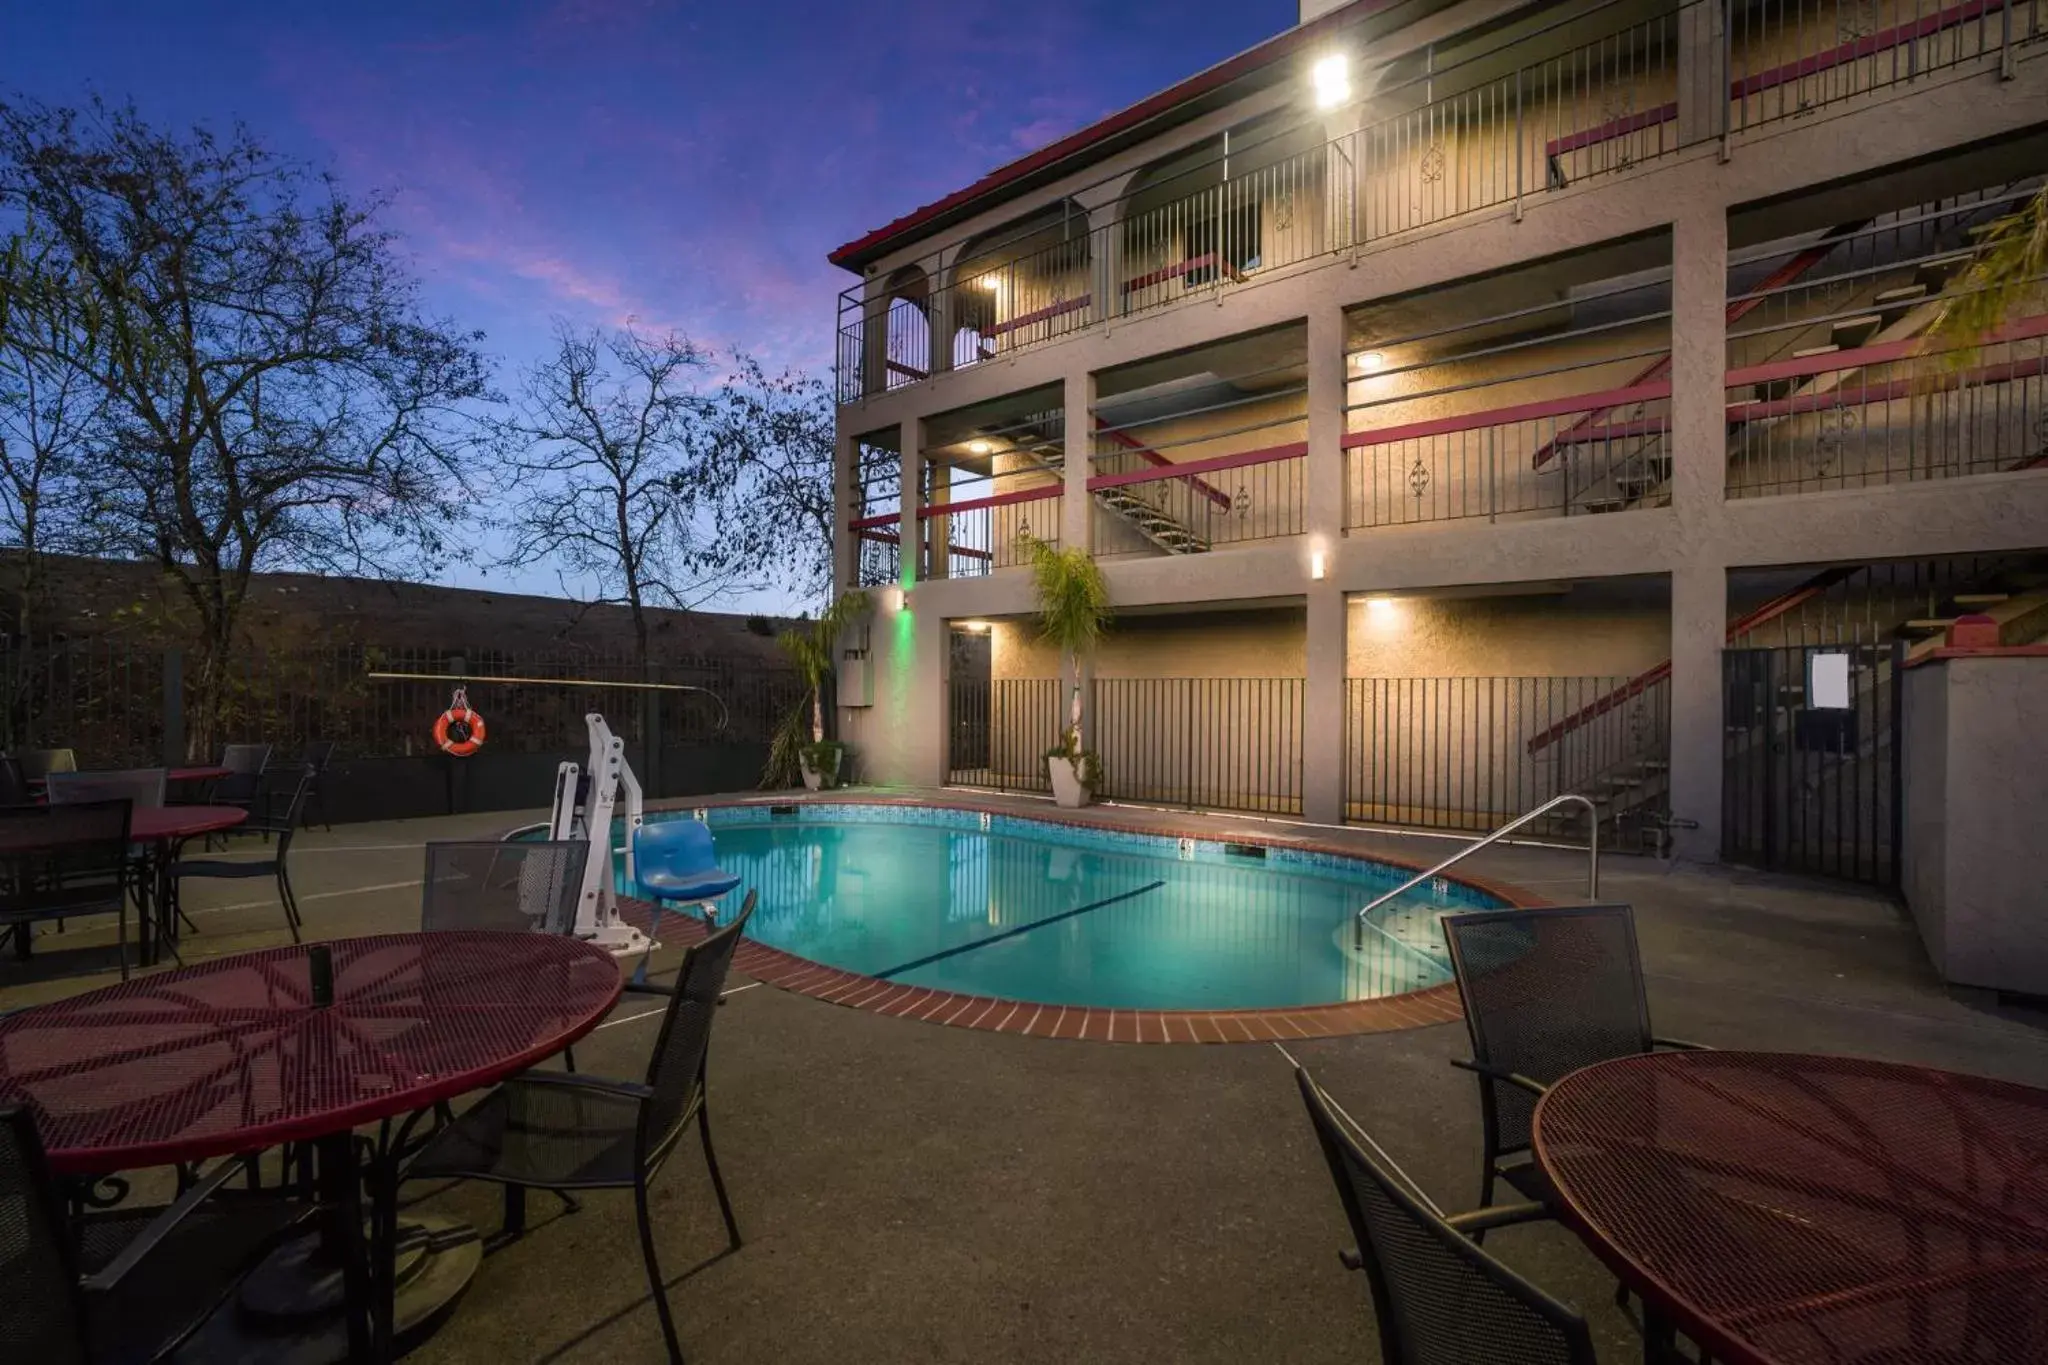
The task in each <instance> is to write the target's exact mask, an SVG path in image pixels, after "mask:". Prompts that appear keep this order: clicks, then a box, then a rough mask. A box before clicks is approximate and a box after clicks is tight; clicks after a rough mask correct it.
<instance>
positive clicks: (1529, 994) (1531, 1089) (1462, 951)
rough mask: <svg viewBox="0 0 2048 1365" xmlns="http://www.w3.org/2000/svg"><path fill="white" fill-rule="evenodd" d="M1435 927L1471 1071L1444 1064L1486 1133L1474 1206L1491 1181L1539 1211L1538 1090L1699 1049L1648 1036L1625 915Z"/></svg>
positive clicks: (1608, 909)
mask: <svg viewBox="0 0 2048 1365" xmlns="http://www.w3.org/2000/svg"><path fill="white" fill-rule="evenodd" d="M1443 926H1444V939H1445V941H1446V942H1448V943H1449V945H1450V950H1451V970H1452V972H1453V973H1455V974H1456V976H1457V979H1458V994H1459V996H1460V998H1461V999H1462V1000H1463V1001H1464V1005H1465V1025H1466V1027H1467V1028H1468V1029H1469V1030H1470V1031H1471V1035H1472V1060H1471V1061H1469V1062H1467V1061H1453V1062H1452V1063H1451V1065H1453V1066H1456V1067H1461V1068H1463V1069H1464V1070H1467V1071H1470V1072H1473V1073H1475V1074H1476V1075H1477V1076H1478V1078H1479V1109H1480V1114H1481V1116H1482V1118H1483V1119H1484V1121H1485V1125H1486V1155H1485V1168H1484V1170H1483V1171H1482V1173H1481V1177H1480V1183H1479V1205H1480V1207H1481V1208H1485V1207H1487V1206H1488V1205H1490V1204H1492V1203H1493V1186H1494V1181H1495V1180H1503V1181H1505V1182H1507V1184H1508V1185H1509V1186H1511V1187H1512V1188H1513V1189H1515V1190H1516V1191H1517V1192H1519V1193H1520V1194H1522V1195H1523V1196H1524V1197H1525V1198H1529V1199H1543V1200H1547V1199H1548V1198H1549V1193H1550V1192H1549V1190H1548V1189H1547V1188H1546V1187H1545V1185H1544V1182H1543V1179H1542V1173H1541V1172H1540V1171H1539V1170H1537V1168H1536V1165H1535V1163H1534V1162H1533V1161H1532V1160H1530V1159H1528V1152H1529V1140H1530V1131H1529V1129H1530V1123H1531V1121H1532V1120H1533V1119H1534V1117H1535V1114H1536V1101H1537V1100H1538V1099H1539V1098H1541V1096H1542V1094H1543V1092H1544V1090H1545V1089H1546V1088H1547V1087H1549V1086H1552V1085H1555V1084H1556V1083H1557V1082H1558V1081H1560V1080H1562V1079H1563V1078H1564V1077H1565V1076H1566V1075H1567V1074H1569V1073H1570V1072H1573V1071H1576V1070H1578V1069H1579V1068H1580V1067H1582V1066H1591V1065H1592V1064H1593V1063H1595V1062H1604V1061H1607V1060H1609V1059H1611V1058H1615V1057H1633V1056H1636V1055H1638V1054H1641V1053H1644V1052H1648V1051H1650V1050H1651V1049H1652V1048H1655V1047H1670V1048H1695V1047H1698V1046H1699V1045H1698V1044H1696V1043H1682V1042H1678V1041H1676V1040H1673V1039H1667V1038H1657V1037H1653V1036H1652V1035H1651V1033H1650V1005H1649V1000H1648V997H1647V996H1646V995H1645V994H1644V990H1643V964H1642V960H1641V959H1640V957H1638V956H1637V953H1636V929H1635V916H1634V914H1633V912H1632V911H1631V910H1630V909H1629V907H1628V906H1626V905H1569V906H1558V907H1555V908H1549V909H1541V910H1487V911H1481V912H1477V913H1474V914H1469V915H1446V916H1444V918H1443ZM1510 1158H1521V1159H1519V1160H1510Z"/></svg>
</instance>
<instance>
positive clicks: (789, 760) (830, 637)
mask: <svg viewBox="0 0 2048 1365" xmlns="http://www.w3.org/2000/svg"><path fill="white" fill-rule="evenodd" d="M867 609H868V599H867V594H865V593H861V592H849V593H845V594H843V595H841V596H840V598H839V600H838V601H836V602H834V603H833V604H832V605H831V606H829V607H827V608H826V609H825V610H824V612H822V613H821V614H820V615H819V617H818V619H817V620H815V621H813V622H811V624H810V625H809V626H808V627H806V628H803V629H795V630H785V631H783V632H782V634H780V635H778V636H777V637H776V643H777V644H779V645H781V646H782V652H783V653H785V654H787V655H788V656H789V659H790V662H791V663H793V664H795V665H796V671H797V673H798V674H799V675H800V676H801V677H802V678H803V680H804V688H805V694H804V696H803V698H802V699H801V700H799V701H798V702H797V704H796V705H795V706H794V707H792V708H791V709H790V712H789V714H788V715H787V716H785V717H783V720H782V724H781V725H780V726H778V727H777V728H776V731H775V738H774V739H773V740H772V741H771V742H770V744H769V748H768V770H767V772H765V773H763V774H762V778H761V785H762V787H763V788H779V787H789V786H794V785H795V781H794V779H795V778H797V777H798V776H799V775H801V776H802V778H803V784H804V786H806V787H808V788H810V790H812V791H829V790H830V789H831V788H833V787H836V786H838V785H839V773H840V769H841V768H843V767H844V766H845V761H846V746H845V745H844V744H842V743H840V742H839V741H838V740H836V739H827V738H825V680H826V679H828V678H830V677H831V676H832V673H833V669H834V667H835V662H836V661H835V658H834V655H835V654H836V652H837V650H838V648H839V637H840V636H841V635H843V634H845V632H846V628H847V627H848V626H850V625H852V624H853V623H854V621H856V620H858V619H859V618H860V617H861V616H862V615H864V614H865V613H866V612H867Z"/></svg>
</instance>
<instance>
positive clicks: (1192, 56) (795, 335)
mask: <svg viewBox="0 0 2048 1365" xmlns="http://www.w3.org/2000/svg"><path fill="white" fill-rule="evenodd" d="M1294 18H1295V0H1232V3H1227V4H1226V3H1205V2H1204V0H1192V3H1190V2H1189V0H1096V2H1094V3H1090V2H1089V0H1036V3H1032V4H1017V3H1014V0H1011V3H996V2H995V0H952V2H951V3H944V2H942V0H897V2H896V3H890V2H889V0H880V2H879V3H869V4H847V3H844V0H836V2H835V3H815V2H814V0H695V2H694V3H691V2H690V0H531V2H530V3H529V2H527V0H507V2H504V3H486V2H485V0H441V2H439V3H437V2H436V0H416V3H398V2H397V0H333V2H332V3H326V4H306V3H290V0H268V2H267V3H256V2H254V0H0V90H8V91H14V92H22V93H26V94H29V95H32V96H34V97H37V98H40V99H44V100H47V101H51V102H55V103H70V102H76V101H79V100H82V99H83V98H85V97H86V96H87V95H89V94H91V93H93V92H98V93H100V94H102V95H105V96H107V97H109V98H111V99H115V100H124V99H133V100H134V101H135V103H136V104H137V105H138V106H139V107H140V108H141V110H142V111H143V112H144V114H145V115H146V116H148V117H150V118H152V119H154V120H158V121H164V122H194V121H208V122H217V123H218V122H226V121H228V120H233V119H237V118H239V119H241V120H242V121H244V122H246V123H248V124H249V125H250V126H251V127H252V128H254V129H255V130H256V131H257V132H258V133H260V134H261V135H262V136H263V137H264V138H265V139H266V140H268V141H269V142H271V143H272V144H273V145H274V146H276V147H278V148H280V149H282V150H284V151H287V152H289V153H292V154H295V155H298V156H301V157H304V158H306V159H308V160H310V161H312V162H313V163H315V164H316V165H319V166H321V167H324V168H328V169H331V170H333V171H334V172H335V173H337V174H338V175H340V176H341V177H342V179H343V180H344V181H345V182H346V183H347V184H349V185H350V186H351V187H353V188H356V189H362V190H370V189H375V190H379V191H383V192H387V193H389V194H390V195H392V196H393V205H392V210H391V215H390V220H389V221H390V226H392V227H393V228H395V229H396V230H397V231H398V232H399V233H400V234H401V235H402V237H403V239H404V243H405V247H406V250H407V251H408V252H409V253H410V254H411V256H412V258H413V260H414V262H415V264H416V266H417V269H418V271H419V274H420V277H421V279H422V280H423V282H424V284H425V286H426V289H427V293H428V298H429V301H430V303H431V305H432V306H433V308H434V309H435V310H436V311H439V312H444V313H447V314H449V315H451V316H453V317H454V318H456V319H457V320H458V321H459V322H461V323H462V324H463V325H465V326H471V327H480V328H482V329H483V330H484V331H485V332H486V334H487V336H488V341H487V343H486V344H487V347H488V349H489V350H490V351H491V352H492V353H493V354H494V355H495V356H497V357H498V358H499V361H500V364H501V366H502V367H503V370H504V373H503V375H502V376H501V377H502V378H503V379H505V380H506V381H509V380H510V379H511V377H512V370H513V368H514V367H516V366H517V365H518V364H519V363H520V362H522V361H524V360H526V359H527V358H529V357H530V356H531V355H532V354H533V353H534V352H535V350H536V349H537V348H538V347H539V346H540V345H541V344H542V343H543V342H544V341H545V338H546V335H547V332H548V329H549V327H550V324H551V320H552V319H553V318H555V317H558V316H559V317H564V318H567V319H569V320H571V321H573V322H578V323H618V322H623V321H625V320H626V319H628V318H632V319H636V320H638V321H639V322H640V323H641V324H643V325H647V326H651V327H655V328H664V327H674V328H677V329H679V330H682V331H685V332H687V333H689V334H690V335H691V336H693V337H695V338H697V339H698V340H700V341H703V342H705V343H707V344H709V345H712V346H715V347H719V348H722V349H730V348H733V347H739V348H743V349H746V350H749V351H752V352H754V353H756V354H758V355H760V356H762V357H763V358H764V359H765V360H767V361H769V362H770V363H771V364H781V363H787V364H792V365H797V366H801V367H805V368H810V369H813V370H816V371H818V372H820V373H822V372H823V370H824V367H825V366H826V365H827V364H828V363H829V359H830V355H831V327H832V298H833V295H834V294H835V293H836V292H837V291H838V290H839V289H841V288H843V287H844V286H845V285H846V284H847V283H850V282H851V278H852V277H851V276H848V275H846V274H845V273H844V272H843V271H839V270H837V269H835V268H834V267H832V266H829V265H827V264H826V262H825V255H826V253H827V252H828V251H830V250H831V249H832V248H833V247H835V246H837V245H839V244H840V243H841V242H844V241H847V240H849V239H851V238H853V237H856V236H858V235H860V234H861V233H863V232H865V231H866V230H868V229H869V228H873V227H876V226H879V225H880V224H882V223H884V222H887V221H888V220H890V219H891V218H894V217H896V216H897V215H899V214H901V213H903V212H905V211H907V210H909V209H911V208H914V207H915V206H917V205H919V204H922V203H925V202H927V201H929V200H931V199H935V198H937V197H939V196H940V195H943V194H945V193H947V192H949V191H952V190H955V189H958V188H960V187H961V186H963V185H965V184H967V183H969V182H970V181H972V180H973V179H975V178H976V177H978V176H979V175H981V174H982V173H984V172H986V171H988V170H990V169H992V168H993V167H995V166H997V165H1000V164H1002V163H1003V162H1006V161H1009V160H1011V159H1013V158H1015V157H1017V156H1020V155H1022V154H1024V153H1026V152H1028V151H1031V150H1032V149H1034V148H1036V147H1039V146H1042V145H1044V144H1045V143H1046V142H1049V141H1051V140H1052V139H1054V138H1056V137H1058V136H1060V135H1061V134H1064V133H1067V132H1070V131H1072V130H1073V129H1075V128H1078V127H1081V126H1083V125H1084V124H1087V123H1089V122H1091V121H1093V120H1094V119H1096V118H1099V117H1100V116H1102V115H1103V114H1106V113H1109V112H1111V111H1112V110H1115V109H1118V108H1121V107H1122V106H1124V105H1126V104H1129V103H1131V102H1133V101H1135V100H1138V99H1141V98H1143V97H1144V96H1146V95H1148V94H1150V93H1152V92H1153V91H1155V90H1158V89H1160V88H1162V87H1164V86H1166V85H1170V84H1172V83H1173V82H1174V81H1176V80H1179V79H1181V78H1182V77H1184V76H1188V75H1191V74H1193V73H1194V72H1195V71H1198V70H1200V69H1201V68H1203V67H1205V66H1209V65H1211V64H1213V63H1215V62H1218V61H1221V60H1222V59H1224V58H1225V57H1228V56H1230V55H1231V54H1233V53H1236V52H1239V51H1242V50H1243V49H1245V48H1247V47H1250V46H1251V45H1253V44H1254V43H1256V42H1258V41H1260V40H1261V39H1263V38H1266V37H1269V36H1271V35H1272V34H1274V33H1277V32H1279V31H1281V30H1282V29H1284V28H1286V27H1288V26H1289V25H1290V24H1292V23H1293V22H1294ZM502 579H503V575H497V576H495V577H494V579H493V580H492V581H498V582H499V583H500V586H506V587H511V586H515V584H514V583H512V582H509V581H501V580H502ZM450 581H459V582H464V583H469V584H472V585H473V584H474V583H475V582H476V581H477V579H476V574H475V572H474V571H473V570H463V571H456V572H454V573H452V574H451V578H450ZM517 586H521V587H524V588H527V589H528V590H532V591H544V592H552V591H554V575H553V574H552V573H547V572H544V571H536V572H530V573H528V574H526V575H524V576H523V581H521V582H519V583H518V584H517ZM734 605H736V606H740V605H774V603H772V602H763V603H757V604H749V603H735V604H734Z"/></svg>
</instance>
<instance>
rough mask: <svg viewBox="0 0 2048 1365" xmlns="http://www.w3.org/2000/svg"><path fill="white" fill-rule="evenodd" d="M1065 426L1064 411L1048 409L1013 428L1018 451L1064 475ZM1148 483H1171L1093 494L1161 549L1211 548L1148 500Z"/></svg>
mask: <svg viewBox="0 0 2048 1365" xmlns="http://www.w3.org/2000/svg"><path fill="white" fill-rule="evenodd" d="M1098 420H1099V419H1098ZM1065 428H1066V419H1065V416H1064V414H1062V413H1049V414H1044V415H1042V416H1039V417H1036V418H1033V419H1031V420H1029V421H1028V422H1026V423H1025V424H1022V425H1020V426H1018V427H1015V428H1013V429H1012V430H1011V432H1010V435H1011V436H1012V437H1013V438H1014V439H1015V441H1016V448H1017V452H1018V453H1019V454H1020V455H1022V456H1023V457H1024V458H1025V459H1027V460H1029V461H1030V462H1031V464H1032V466H1033V467H1034V468H1037V469H1040V470H1043V471H1045V472H1046V473H1048V474H1056V475H1059V476H1060V477H1062V478H1064V477H1065V476H1066V468H1067V443H1066V432H1065ZM1147 486H1150V487H1157V488H1165V487H1167V486H1168V485H1167V484H1166V483H1164V482H1161V483H1159V484H1154V485H1143V484H1140V485H1135V486H1133V485H1125V486H1122V487H1117V488H1103V489H1098V490H1097V491H1096V492H1095V493H1094V494H1093V497H1094V500H1095V504H1096V505H1097V506H1098V507H1103V508H1106V509H1108V510H1109V511H1111V512H1114V513H1115V514H1116V515H1117V516H1119V517H1121V518H1122V519H1123V521H1124V523H1125V524H1126V525H1128V526H1129V527H1130V528H1131V529H1132V530H1134V531H1136V532H1137V533H1138V534H1139V535H1141V536H1143V537H1144V538H1145V539H1146V540H1147V541H1148V542H1150V543H1151V544H1152V545H1153V546H1155V547H1157V548H1158V549H1159V550H1161V551H1162V552H1164V553H1166V554H1170V555H1193V554H1203V553H1205V552H1206V551H1207V550H1208V549H1209V542H1208V541H1206V540H1204V539H1203V538H1202V537H1201V536H1199V535H1196V534H1195V533H1194V532H1193V531H1192V530H1190V529H1188V527H1187V525H1186V524H1185V523H1184V522H1182V521H1181V519H1180V518H1178V517H1176V516H1174V515H1173V514H1172V513H1171V512H1168V511H1167V510H1166V509H1165V508H1163V507H1160V506H1157V505H1155V504H1154V503H1152V502H1150V501H1148V500H1147V499H1146V498H1145V497H1144V494H1143V492H1142V490H1143V489H1144V488H1145V487H1147Z"/></svg>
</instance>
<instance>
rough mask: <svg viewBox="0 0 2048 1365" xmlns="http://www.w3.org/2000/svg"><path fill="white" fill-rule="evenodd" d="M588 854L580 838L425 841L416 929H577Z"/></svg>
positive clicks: (548, 931)
mask: <svg viewBox="0 0 2048 1365" xmlns="http://www.w3.org/2000/svg"><path fill="white" fill-rule="evenodd" d="M589 852H590V844H589V842H588V841H587V840H583V839H563V840H556V841H550V840H541V839H533V840H526V839H508V840H475V841H467V840H464V841H447V842H438V843H431V844H428V845H427V868H426V879H425V882H424V884H423V887H422V891H421V895H420V928H421V930H423V931H424V932H427V933H434V932H436V931H439V930H442V929H498V930H504V931H507V932H510V933H522V934H523V933H542V934H566V933H568V932H569V931H570V930H572V929H574V928H575V927H576V901H577V897H578V896H579V895H581V894H582V890H583V865H584V862H585V860H586V858H587V857H588V855H589Z"/></svg>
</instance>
